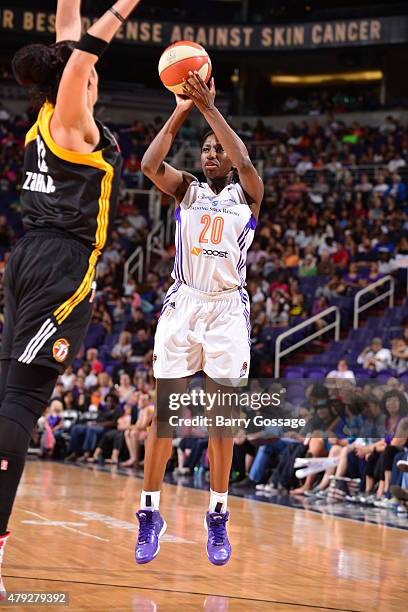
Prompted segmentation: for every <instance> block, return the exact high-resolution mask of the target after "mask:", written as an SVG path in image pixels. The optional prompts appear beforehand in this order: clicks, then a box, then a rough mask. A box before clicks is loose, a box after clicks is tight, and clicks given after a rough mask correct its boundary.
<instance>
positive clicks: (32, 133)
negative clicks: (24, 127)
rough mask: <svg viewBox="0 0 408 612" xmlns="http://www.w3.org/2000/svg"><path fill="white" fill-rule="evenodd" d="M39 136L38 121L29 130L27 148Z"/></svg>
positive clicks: (26, 139) (26, 138) (26, 140)
mask: <svg viewBox="0 0 408 612" xmlns="http://www.w3.org/2000/svg"><path fill="white" fill-rule="evenodd" d="M37 135H38V121H36V122H35V123H34V125H33V126H32V127H31V128H30V129H29V130H28V132H27V134H26V137H25V146H27V145H28V144H30V142H32V141H33V140H35V139H36V138H37Z"/></svg>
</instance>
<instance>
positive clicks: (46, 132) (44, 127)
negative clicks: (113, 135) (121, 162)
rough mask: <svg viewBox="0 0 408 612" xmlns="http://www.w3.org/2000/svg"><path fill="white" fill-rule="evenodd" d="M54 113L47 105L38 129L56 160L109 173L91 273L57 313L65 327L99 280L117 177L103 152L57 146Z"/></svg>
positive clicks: (38, 123)
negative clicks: (52, 124) (52, 123)
mask: <svg viewBox="0 0 408 612" xmlns="http://www.w3.org/2000/svg"><path fill="white" fill-rule="evenodd" d="M53 112H54V107H53V105H52V104H49V103H48V102H46V103H45V104H44V106H43V107H42V109H41V111H40V114H39V116H38V122H37V124H36V125H37V129H38V128H39V131H40V133H41V136H42V138H43V139H44V142H45V144H46V145H47V147H48V148H49V149H50V151H51V152H52V153H53V154H54V155H55V156H56V157H59V158H60V159H62V160H64V161H68V162H70V163H72V164H82V165H84V166H91V167H92V168H97V169H99V170H102V171H103V172H104V173H105V175H104V177H103V179H102V181H101V194H100V197H99V212H98V217H97V220H96V234H95V243H94V247H95V248H94V250H93V251H92V253H91V256H90V258H89V265H88V270H87V272H86V274H85V277H84V279H83V280H82V282H81V284H80V285H79V287H78V289H77V290H76V291H75V293H74V294H73V295H72V296H71V297H70V298H68V300H66V301H65V302H64V303H63V304H61V306H60V307H59V308H57V310H56V311H55V312H54V316H55V318H56V320H57V322H58V323H59V324H60V325H61V323H63V322H64V321H65V319H66V318H67V317H69V315H70V314H71V313H72V311H73V310H74V308H75V307H76V306H78V304H80V303H81V302H82V301H83V300H84V299H85V298H86V296H87V295H88V294H89V292H90V291H91V289H92V283H93V280H94V278H95V268H96V264H97V261H98V258H99V256H100V254H101V251H102V249H103V248H104V247H105V245H106V240H107V236H108V225H109V204H110V198H111V194H112V180H113V176H114V168H113V166H112V165H111V164H109V163H108V162H107V161H106V160H105V159H104V158H103V155H102V151H93V152H91V153H77V152H75V151H69V150H68V149H64V148H63V147H60V146H59V145H57V143H56V142H54V140H53V138H52V136H51V133H50V120H51V117H52V115H53ZM30 132H31V130H30ZM30 132H29V133H30Z"/></svg>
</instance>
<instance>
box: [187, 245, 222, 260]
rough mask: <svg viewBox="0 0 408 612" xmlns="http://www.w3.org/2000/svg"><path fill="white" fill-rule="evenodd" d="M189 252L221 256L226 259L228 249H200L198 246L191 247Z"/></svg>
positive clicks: (196, 254) (197, 254)
mask: <svg viewBox="0 0 408 612" xmlns="http://www.w3.org/2000/svg"><path fill="white" fill-rule="evenodd" d="M190 252H191V254H192V255H195V256H196V257H198V256H199V255H206V256H207V257H221V258H224V259H227V257H228V251H216V250H215V249H200V247H193V248H192V249H191V251H190Z"/></svg>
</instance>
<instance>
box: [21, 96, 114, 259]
mask: <svg viewBox="0 0 408 612" xmlns="http://www.w3.org/2000/svg"><path fill="white" fill-rule="evenodd" d="M53 112H54V107H53V105H52V104H50V103H48V102H46V103H45V104H44V106H43V107H42V108H41V110H40V113H39V115H38V119H37V122H36V123H35V124H34V125H33V127H32V128H31V130H30V131H29V132H28V134H27V136H26V143H25V144H26V148H25V156H24V167H23V185H22V192H21V202H22V214H23V223H24V226H25V227H26V228H27V229H44V228H48V229H50V228H55V229H57V230H62V231H65V232H69V233H70V234H73V235H74V236H76V237H77V238H79V239H80V240H82V241H83V242H85V243H87V244H88V245H89V246H92V247H93V249H94V259H97V258H98V256H99V254H100V253H101V251H102V250H103V248H104V247H105V245H106V241H107V237H108V234H109V228H110V226H111V224H112V221H113V219H114V217H115V214H116V201H117V196H118V190H119V180H120V170H121V154H120V150H119V147H118V144H117V142H116V140H115V138H114V137H113V135H112V134H111V133H110V131H109V130H108V129H107V128H106V127H104V126H102V125H100V124H98V127H99V131H100V134H101V141H100V144H99V147H98V149H99V150H97V151H94V152H92V153H76V152H74V151H69V150H67V149H63V148H62V147H60V146H59V145H57V144H56V143H55V142H54V140H53V138H52V136H51V133H50V128H49V125H50V120H51V117H52V114H53Z"/></svg>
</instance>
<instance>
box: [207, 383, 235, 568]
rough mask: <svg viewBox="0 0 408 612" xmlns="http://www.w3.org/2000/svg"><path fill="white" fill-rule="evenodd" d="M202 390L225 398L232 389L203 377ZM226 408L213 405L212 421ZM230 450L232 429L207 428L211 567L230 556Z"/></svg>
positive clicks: (208, 528) (208, 520) (231, 446)
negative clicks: (228, 524)
mask: <svg viewBox="0 0 408 612" xmlns="http://www.w3.org/2000/svg"><path fill="white" fill-rule="evenodd" d="M205 391H206V393H207V394H212V396H213V397H228V395H227V394H230V393H231V391H233V389H232V388H231V387H226V386H222V385H219V384H217V383H216V382H215V381H213V380H211V379H210V378H209V377H208V376H206V379H205ZM213 394H214V395H213ZM221 401H222V400H221ZM225 408H226V407H225V405H217V404H214V406H213V408H212V415H211V416H212V418H214V415H217V414H218V415H225V413H226V410H225ZM227 412H228V413H229V412H230V411H229V409H228V410H227ZM233 450H234V440H233V431H232V429H231V427H212V428H211V427H210V428H209V438H208V459H209V463H210V502H209V506H208V512H207V514H206V516H205V522H204V524H205V527H206V528H207V530H208V541H207V556H208V558H209V560H210V561H211V563H214V565H225V563H227V562H228V561H229V558H230V556H231V545H230V543H229V540H228V534H227V528H226V523H227V521H228V517H229V513H228V510H227V505H228V483H229V479H230V473H231V465H232V457H233Z"/></svg>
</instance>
